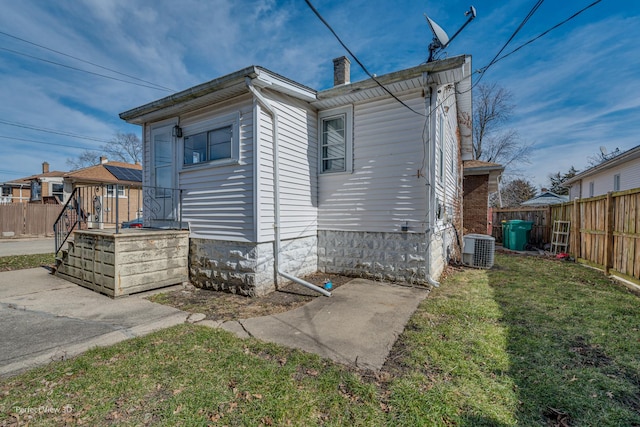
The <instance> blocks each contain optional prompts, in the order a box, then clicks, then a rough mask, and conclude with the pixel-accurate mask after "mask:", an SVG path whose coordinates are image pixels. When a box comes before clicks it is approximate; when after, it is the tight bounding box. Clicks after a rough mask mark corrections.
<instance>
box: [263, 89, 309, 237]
mask: <svg viewBox="0 0 640 427" xmlns="http://www.w3.org/2000/svg"><path fill="white" fill-rule="evenodd" d="M263 94H264V95H265V96H266V97H267V99H268V100H269V103H270V105H271V106H272V108H274V109H275V110H276V111H277V114H278V120H279V122H278V132H279V133H278V139H279V143H278V150H279V169H278V174H279V189H280V237H281V238H282V239H283V240H285V239H293V238H299V237H309V236H315V235H316V234H317V221H318V212H317V199H318V196H317V192H318V183H317V175H318V168H317V165H318V145H317V132H318V130H317V120H318V119H317V114H316V113H315V112H314V111H313V110H312V109H311V108H310V107H309V106H308V105H307V104H306V103H304V102H302V101H298V100H295V99H293V98H290V97H288V96H286V95H280V94H276V93H274V92H272V91H267V90H265V91H263ZM256 108H258V109H259V131H258V135H259V150H260V156H259V168H260V170H259V171H258V175H259V177H260V178H259V182H258V194H257V197H258V206H259V212H260V218H259V220H258V223H259V224H260V229H259V236H258V241H259V242H266V241H271V240H273V238H274V230H273V225H274V206H273V189H274V188H273V133H272V126H273V120H272V117H271V115H269V114H268V113H267V112H266V111H264V110H263V109H262V108H261V107H260V106H257V107H256Z"/></svg>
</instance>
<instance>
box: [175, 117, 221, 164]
mask: <svg viewBox="0 0 640 427" xmlns="http://www.w3.org/2000/svg"><path fill="white" fill-rule="evenodd" d="M232 141H233V127H232V126H224V127H221V128H218V129H213V130H210V131H206V132H201V133H197V134H195V135H190V136H187V137H185V138H184V164H185V165H195V164H197V163H202V162H210V161H213V160H221V159H230V158H231V151H232V150H231V145H232Z"/></svg>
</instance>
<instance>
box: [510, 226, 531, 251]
mask: <svg viewBox="0 0 640 427" xmlns="http://www.w3.org/2000/svg"><path fill="white" fill-rule="evenodd" d="M507 224H508V228H509V231H508V234H509V238H508V239H507V240H508V246H507V248H508V249H511V250H514V251H524V250H525V247H526V246H527V243H529V239H530V238H531V227H533V221H522V220H520V219H512V220H511V221H507Z"/></svg>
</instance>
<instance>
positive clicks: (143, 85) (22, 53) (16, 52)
mask: <svg viewBox="0 0 640 427" xmlns="http://www.w3.org/2000/svg"><path fill="white" fill-rule="evenodd" d="M0 50H4V51H7V52H11V53H13V54H15V55H21V56H26V57H27V58H31V59H35V60H38V61H42V62H46V63H48V64H53V65H57V66H59V67H64V68H69V69H71V70H75V71H80V72H82V73H87V74H91V75H94V76H98V77H104V78H105V79H111V80H116V81H119V82H123V83H127V84H130V85H135V86H141V87H146V88H149V89H155V90H161V91H164V92H172V91H171V90H167V89H161V88H159V87H157V86H150V85H145V84H141V83H136V82H130V81H128V80H123V79H119V78H117V77H113V76H107V75H106V74H100V73H94V72H93V71H89V70H83V69H82V68H77V67H72V66H71V65H66V64H61V63H59V62H55V61H50V60H48V59H44V58H40V57H37V56H34V55H29V54H28V53H24V52H19V51H17V50H13V49H9V48H6V47H0Z"/></svg>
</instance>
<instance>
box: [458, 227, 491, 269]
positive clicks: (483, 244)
mask: <svg viewBox="0 0 640 427" xmlns="http://www.w3.org/2000/svg"><path fill="white" fill-rule="evenodd" d="M495 250H496V241H495V239H494V238H493V237H492V236H487V235H484V234H467V235H466V236H464V248H463V249H462V263H463V264H465V265H468V266H470V267H476V268H491V267H493V260H494V257H495Z"/></svg>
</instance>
